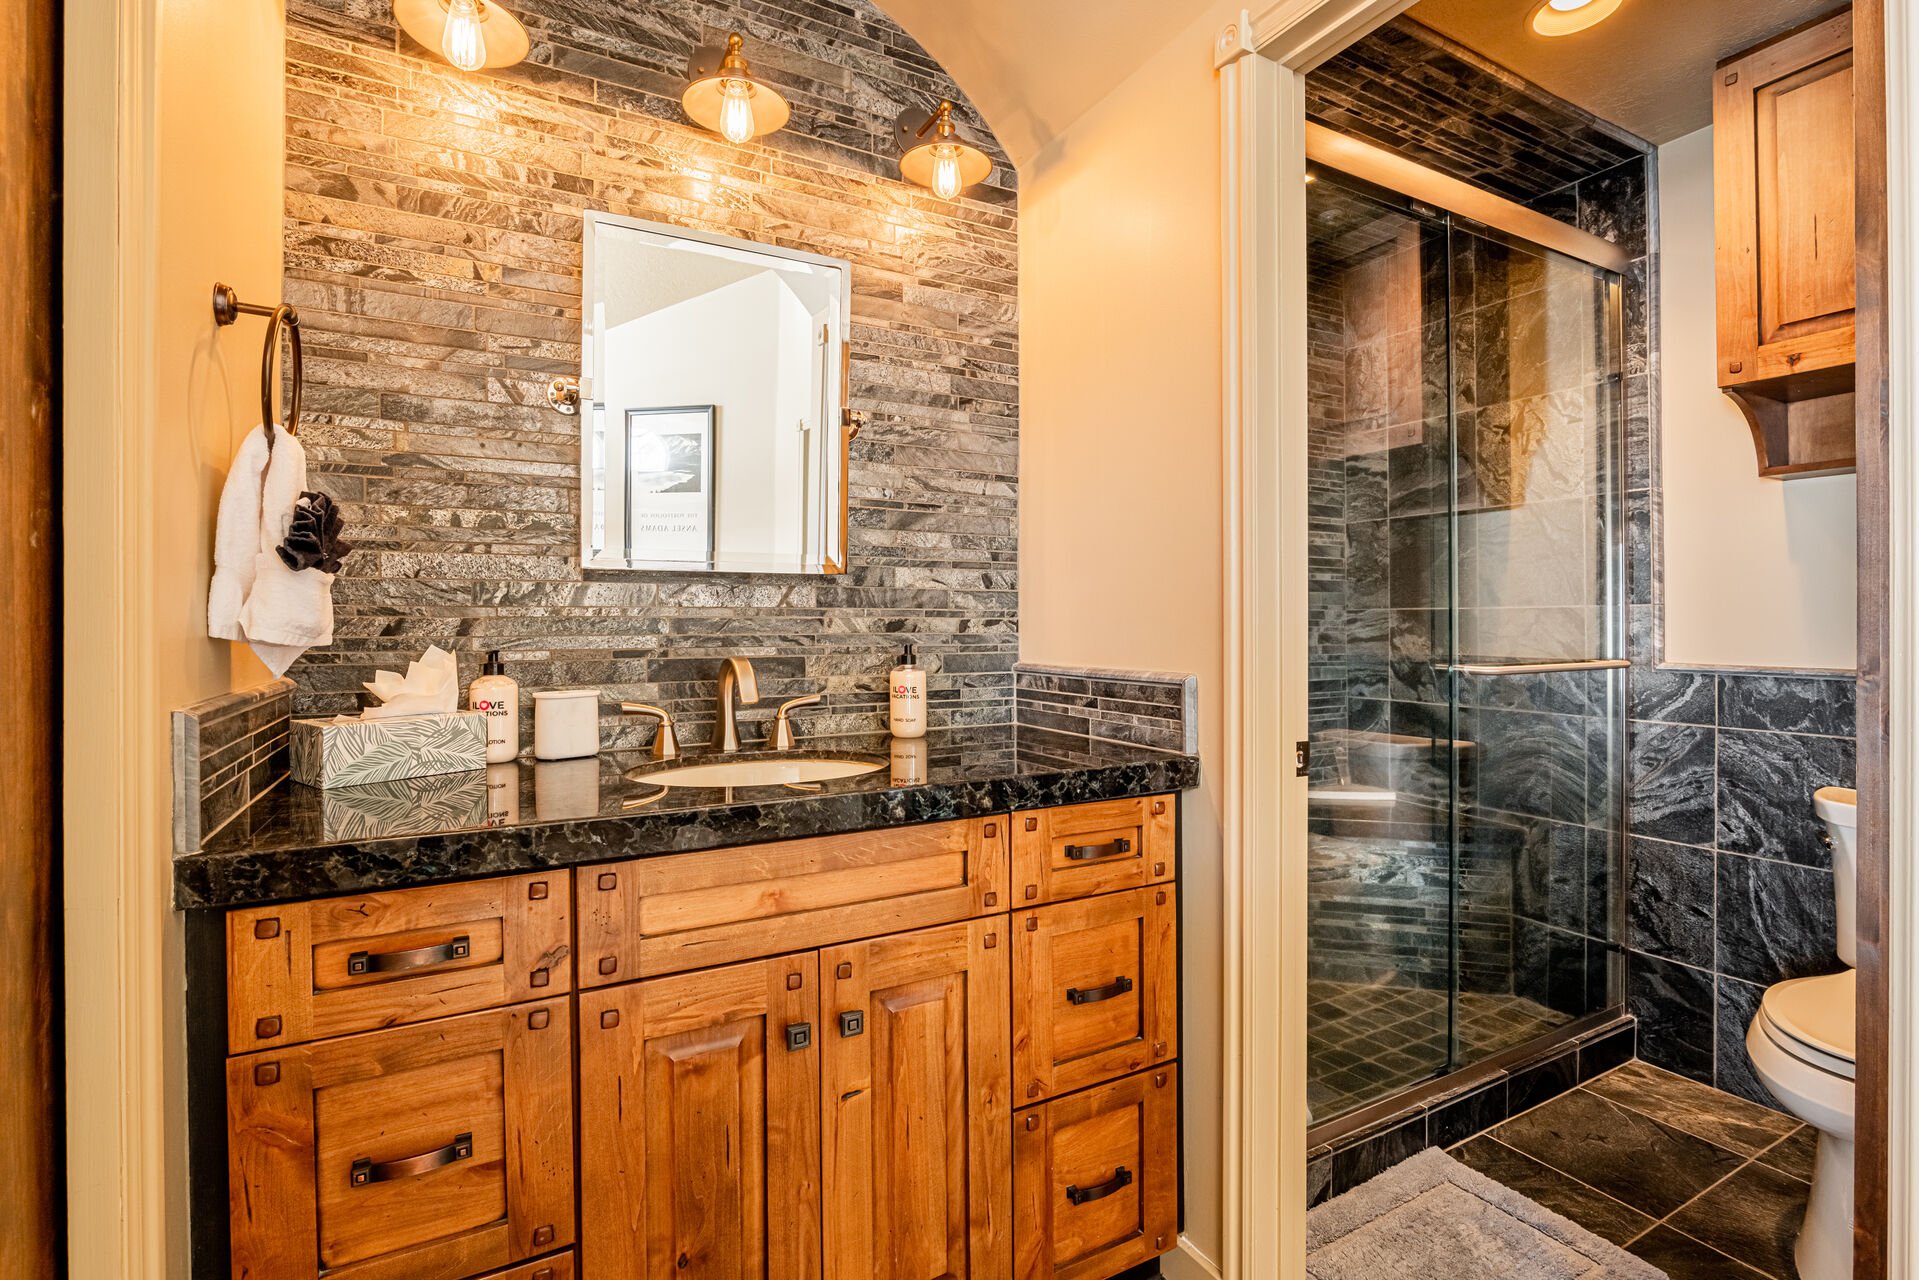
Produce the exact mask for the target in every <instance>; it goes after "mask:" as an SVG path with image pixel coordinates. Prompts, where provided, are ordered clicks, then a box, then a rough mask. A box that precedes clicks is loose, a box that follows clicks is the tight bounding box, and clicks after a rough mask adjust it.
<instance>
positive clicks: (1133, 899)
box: [1013, 885, 1179, 1105]
mask: <svg viewBox="0 0 1919 1280" xmlns="http://www.w3.org/2000/svg"><path fill="white" fill-rule="evenodd" d="M1178 920H1179V907H1178V904H1177V903H1176V902H1175V900H1174V891H1173V887H1172V886H1171V885H1167V886H1166V887H1164V888H1159V889H1135V890H1134V891H1133V892H1131V893H1110V894H1104V895H1102V896H1100V897H1097V898H1082V899H1080V900H1079V901H1077V902H1062V903H1058V904H1056V905H1054V906H1050V907H1040V908H1038V909H1037V910H1033V911H1021V912H1019V913H1017V914H1016V915H1014V917H1013V1076H1014V1083H1015V1084H1016V1085H1017V1087H1018V1089H1019V1098H1020V1103H1021V1105H1025V1104H1026V1103H1028V1102H1033V1101H1036V1100H1038V1099H1040V1098H1051V1097H1057V1096H1058V1095H1060V1094H1062V1093H1070V1092H1072V1091H1073V1090H1074V1089H1080V1088H1084V1087H1085V1086H1087V1085H1089V1084H1098V1083H1100V1082H1101V1081H1104V1080H1111V1079H1113V1078H1114V1077H1116V1076H1123V1075H1125V1074H1127V1073H1128V1072H1130V1071H1138V1070H1139V1069H1140V1068H1141V1067H1145V1066H1150V1065H1151V1064H1153V1063H1155V1062H1165V1061H1167V1060H1169V1059H1171V1058H1173V1057H1174V1056H1176V1055H1177V1054H1178V1052H1179V1044H1178V1024H1179V1004H1178V1000H1179V996H1178V983H1179V975H1178V972H1177V966H1178V940H1177V937H1176V934H1175V929H1176V927H1177V921H1178Z"/></svg>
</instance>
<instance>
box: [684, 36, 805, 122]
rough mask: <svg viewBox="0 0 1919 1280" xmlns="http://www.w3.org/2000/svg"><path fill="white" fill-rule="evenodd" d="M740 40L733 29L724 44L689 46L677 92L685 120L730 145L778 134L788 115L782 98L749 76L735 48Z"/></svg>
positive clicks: (749, 71) (755, 78)
mask: <svg viewBox="0 0 1919 1280" xmlns="http://www.w3.org/2000/svg"><path fill="white" fill-rule="evenodd" d="M744 44H745V41H744V40H743V39H742V38H741V37H740V35H739V33H738V32H735V33H734V34H732V35H730V36H728V37H727V38H726V43H725V44H724V45H707V46H705V47H704V48H700V49H695V50H694V51H693V57H692V58H691V59H690V60H689V61H688V62H687V64H686V78H687V81H688V83H687V86H686V92H685V93H683V94H681V95H680V105H681V106H682V107H684V108H685V109H686V118H687V119H689V120H691V121H692V122H693V123H694V124H697V125H699V126H700V127H701V128H703V129H711V130H712V131H713V132H714V133H717V134H719V135H721V136H722V137H724V138H726V139H727V140H728V141H730V142H736V143H744V142H748V141H751V140H752V139H754V138H761V137H765V136H766V135H767V134H769V133H778V132H779V131H780V130H781V129H784V128H785V127H786V122H787V120H788V119H789V118H790V117H791V116H792V114H793V109H792V108H791V107H789V106H787V105H786V99H785V98H782V97H781V96H780V95H779V92H778V91H777V90H776V89H774V88H773V86H771V85H769V84H767V83H766V82H765V81H764V80H761V79H760V78H759V77H757V76H755V75H754V74H753V69H752V68H751V67H750V66H748V65H747V62H746V57H745V55H744V54H742V53H741V52H740V48H741V46H742V45H744ZM729 108H730V109H729Z"/></svg>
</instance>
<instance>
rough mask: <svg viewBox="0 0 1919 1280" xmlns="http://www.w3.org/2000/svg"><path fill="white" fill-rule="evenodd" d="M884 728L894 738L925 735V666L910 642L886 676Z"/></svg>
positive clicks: (921, 736) (922, 736)
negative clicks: (890, 672) (896, 664)
mask: <svg viewBox="0 0 1919 1280" xmlns="http://www.w3.org/2000/svg"><path fill="white" fill-rule="evenodd" d="M886 684H887V708H886V711H887V714H886V725H887V729H888V730H889V731H890V732H891V733H892V735H893V736H894V737H895V738H924V737H925V736H926V668H925V667H922V666H921V665H920V662H919V657H918V655H917V653H916V652H915V650H914V646H913V645H912V644H910V643H909V644H908V645H907V646H906V651H905V652H904V653H902V654H900V664H899V665H898V666H897V667H894V668H893V672H892V674H891V675H890V676H888V677H887V682H886Z"/></svg>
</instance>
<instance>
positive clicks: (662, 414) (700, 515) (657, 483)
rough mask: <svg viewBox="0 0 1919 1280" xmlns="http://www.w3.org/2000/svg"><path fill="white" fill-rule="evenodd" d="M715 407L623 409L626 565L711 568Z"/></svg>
mask: <svg viewBox="0 0 1919 1280" xmlns="http://www.w3.org/2000/svg"><path fill="white" fill-rule="evenodd" d="M717 417H718V409H717V406H715V405H710V404H694V405H673V406H666V407H661V408H656V409H628V410H627V411H626V460H627V467H626V527H627V537H628V539H629V541H628V546H627V549H626V554H627V558H628V559H629V560H646V561H656V562H660V563H677V564H687V565H699V566H708V565H711V564H712V563H713V495H714V484H713V429H714V423H715V420H716V418H717Z"/></svg>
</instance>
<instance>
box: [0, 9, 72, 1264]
mask: <svg viewBox="0 0 1919 1280" xmlns="http://www.w3.org/2000/svg"><path fill="white" fill-rule="evenodd" d="M56 14H57V6H55V5H54V4H53V3H52V0H15V3H11V4H9V5H7V6H6V8H5V9H4V11H0V42H4V44H5V47H6V49H7V50H8V54H7V58H6V64H5V69H4V71H0V75H4V76H5V77H6V79H7V81H8V84H7V89H6V92H4V93H0V170H4V172H5V173H6V174H7V182H8V185H9V186H10V187H12V188H13V189H14V191H15V192H16V195H15V198H13V199H12V200H10V201H8V202H7V203H6V204H5V205H4V206H0V255H3V256H4V257H5V259H6V261H7V262H8V263H9V264H10V265H11V267H12V274H13V276H14V279H13V281H12V287H11V288H9V289H8V290H7V295H6V298H5V300H4V301H0V432H4V433H5V434H6V437H7V439H6V445H5V447H4V448H0V521H4V523H0V616H4V617H5V618H6V620H7V625H6V626H5V628H4V629H0V689H4V690H5V691H6V699H7V702H8V710H9V715H10V719H11V721H12V725H13V735H12V738H13V740H12V741H11V742H10V743H9V744H8V747H9V750H8V756H9V761H8V765H7V768H6V769H5V770H4V771H0V1080H4V1081H6V1082H7V1085H6V1088H5V1089H4V1090H0V1184H3V1185H4V1188H5V1189H4V1192H0V1204H4V1207H3V1208H0V1221H4V1222H6V1223H7V1229H6V1230H5V1231H3V1232H0V1275H10V1276H11V1275H20V1276H25V1275H54V1274H57V1273H58V1271H59V1267H58V1263H57V1259H58V1258H59V1256H60V1254H61V1252H62V1231H61V1218H62V1207H63V1205H64V1203H65V1197H64V1196H63V1195H62V1194H61V1192H62V1180H63V1176H64V1175H63V1171H62V1169H61V1160H60V1141H59V1132H60V1124H59V1118H60V1113H61V1094H62V1090H61V1087H60V1078H59V1071H60V1066H59V1064H60V1053H59V1042H60V1000H59V995H58V993H57V990H56V987H55V976H56V975H57V974H58V973H59V972H60V966H59V963H58V946H59V942H58V939H59V918H58V908H57V901H58V877H57V874H56V873H57V871H58V867H59V863H58V858H57V854H56V850H57V848H58V844H57V833H58V830H59V824H58V818H57V805H58V796H59V789H58V788H59V781H58V778H59V768H58V751H59V739H58V729H59V725H60V708H59V703H58V700H57V688H58V686H57V679H58V674H57V673H58V669H59V668H58V654H59V628H58V618H57V616H56V612H55V611H56V601H57V599H58V587H57V577H56V575H57V573H58V570H59V547H60V530H59V525H60V521H59V513H58V509H57V506H56V495H57V494H58V493H59V468H58V464H57V461H56V454H57V444H56V439H55V436H56V432H57V430H58V423H59V418H58V405H59V394H58V382H57V379H56V370H57V367H58V366H57V360H58V356H59V338H58V332H59V315H60V311H59V292H58V290H59V284H58V281H59V257H58V248H57V241H56V237H55V233H54V229H55V227H57V225H58V223H57V221H56V211H57V209H58V203H57V198H58V182H59V171H58V157H57V155H56V153H55V148H56V147H57V145H58V139H59V100H58V84H59V79H60V64H59V53H58V44H57V39H58V18H57V16H56Z"/></svg>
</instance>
